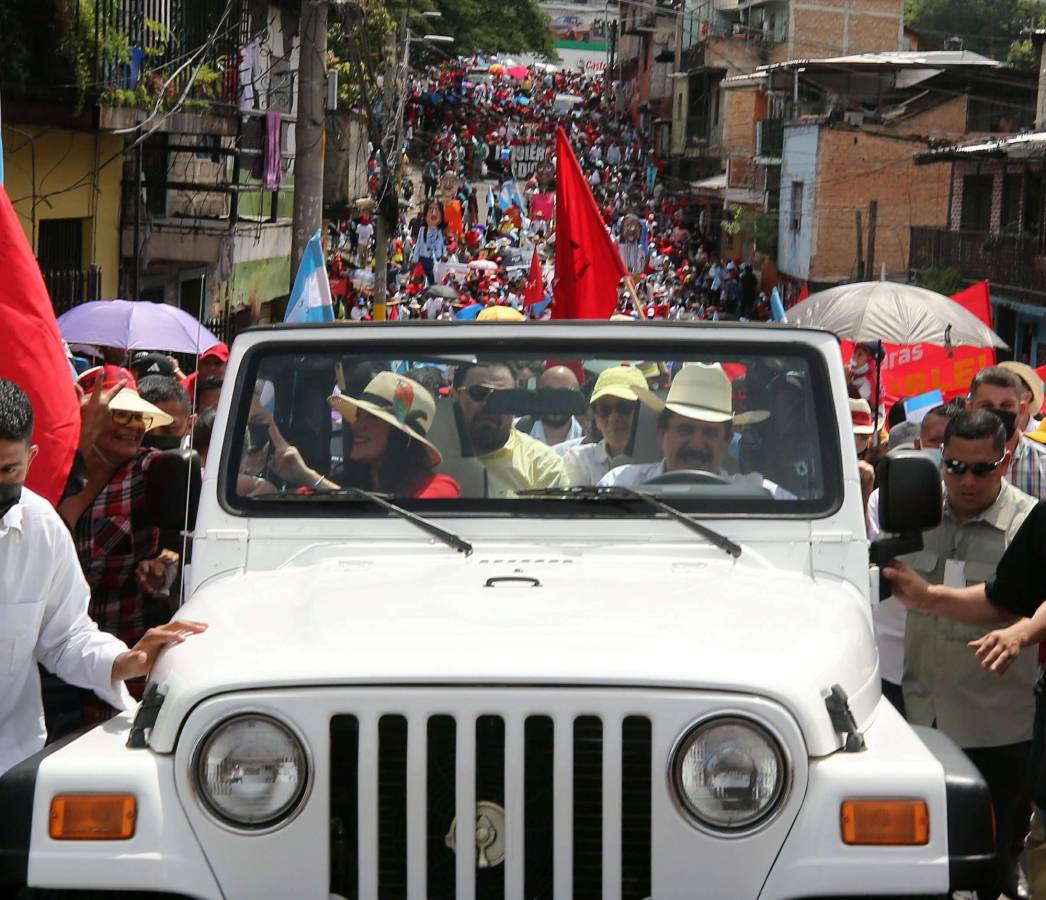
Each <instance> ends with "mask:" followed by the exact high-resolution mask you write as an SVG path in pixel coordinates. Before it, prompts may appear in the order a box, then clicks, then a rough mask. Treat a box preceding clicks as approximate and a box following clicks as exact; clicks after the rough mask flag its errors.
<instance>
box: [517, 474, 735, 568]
mask: <svg viewBox="0 0 1046 900" xmlns="http://www.w3.org/2000/svg"><path fill="white" fill-rule="evenodd" d="M516 496H517V497H538V498H540V497H554V498H556V499H558V500H605V501H615V502H621V501H639V502H640V503H645V504H647V506H652V507H653V508H654V509H656V510H658V511H659V512H663V513H665V514H666V515H667V516H670V517H671V518H673V519H675V520H676V521H677V522H679V523H680V524H681V525H685V526H686V527H687V528H689V529H690V530H691V531H693V532H696V533H697V534H699V535H701V537H703V538H704V539H705V540H706V541H708V542H709V543H710V544H714V545H715V546H716V547H718V548H719V549H720V550H722V551H723V552H724V553H729V554H730V555H731V556H732V557H733V558H734V559H737V557H739V556H740V555H741V546H740V545H739V544H735V543H734V542H733V541H732V540H730V538H728V537H727V536H726V535H723V534H720V533H719V532H718V531H715V530H713V529H711V528H709V527H708V526H707V525H702V524H701V523H700V522H697V521H695V520H694V519H691V518H690V516H688V515H687V514H686V513H684V512H682V511H680V510H678V509H676V508H675V507H674V506H670V505H669V504H667V503H665V501H664V500H659V499H658V498H657V497H654V496H652V495H650V494H645V493H643V492H642V491H635V490H633V489H632V488H628V487H619V486H616V485H615V486H607V487H585V486H577V487H562V488H556V487H551V488H536V489H534V490H529V491H517V492H516Z"/></svg>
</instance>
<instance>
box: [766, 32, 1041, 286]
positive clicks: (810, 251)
mask: <svg viewBox="0 0 1046 900" xmlns="http://www.w3.org/2000/svg"><path fill="white" fill-rule="evenodd" d="M749 78H750V79H756V78H763V79H764V88H765V90H766V91H767V92H768V93H772V92H774V91H781V92H788V93H789V94H790V95H791V98H792V100H791V103H790V105H789V106H788V107H787V109H788V113H787V115H786V117H785V118H784V119H783V121H782V126H783V127H782V134H783V139H782V143H781V152H780V163H779V170H778V171H779V173H780V174H779V181H778V189H777V195H776V197H772V196H768V200H767V205H768V207H769V208H777V209H779V217H778V245H777V264H778V268H779V270H780V273H781V276H782V279H783V281H784V282H785V285H786V294H794V293H797V292H798V289H799V287H800V286H801V284H802V283H804V282H806V283H808V284H809V286H810V289H811V290H817V289H819V288H822V287H826V286H829V285H832V284H837V283H840V282H844V281H851V280H861V279H864V278H872V277H877V276H878V275H879V274H881V272H882V271H883V270H884V269H885V272H886V274H887V276H888V277H902V278H903V277H904V276H905V275H906V274H907V271H908V265H909V255H910V245H911V239H912V237H911V236H912V229H913V228H933V227H939V226H944V225H945V224H946V223H947V221H948V216H949V207H950V202H951V198H952V195H953V187H952V184H951V175H950V173H949V172H948V171H947V170H946V169H945V168H944V167H940V168H937V169H933V168H923V167H919V166H917V165H916V156H917V155H918V154H919V153H920V152H925V151H926V150H927V148H928V147H930V146H931V145H933V144H938V143H941V142H947V143H951V142H954V141H956V140H959V139H961V138H962V137H963V136H964V135H999V134H1006V133H1012V132H1015V131H1017V130H1018V129H1020V128H1022V127H1027V126H1028V125H1030V124H1031V121H1032V118H1033V115H1034V104H1035V85H1034V78H1033V77H1030V76H1027V75H1025V74H1022V73H1019V72H1013V71H1010V70H1007V69H1006V68H1005V67H1003V66H1002V65H1001V64H999V63H997V62H995V61H993V60H988V59H986V58H984V57H981V56H978V55H977V54H969V53H950V52H939V53H933V52H930V53H919V54H913V53H888V54H861V55H856V56H852V57H841V58H837V59H831V60H815V61H809V60H807V61H801V62H800V61H797V62H790V63H785V64H780V65H777V66H769V67H766V68H764V69H761V70H757V72H756V73H753V75H751V76H749ZM1003 87H1005V94H1004V96H1005V102H1000V99H999V98H1000V97H1001V96H1003V93H1002V89H1003ZM758 160H759V157H757V164H756V169H757V171H758V168H759V162H758ZM766 168H771V167H769V166H768V167H766ZM773 168H775V169H776V167H773Z"/></svg>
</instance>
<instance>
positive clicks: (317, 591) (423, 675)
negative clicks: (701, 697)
mask: <svg viewBox="0 0 1046 900" xmlns="http://www.w3.org/2000/svg"><path fill="white" fill-rule="evenodd" d="M405 568H406V571H404V569H405ZM506 576H512V577H515V578H520V577H526V578H533V579H537V580H538V582H539V583H540V586H538V587H534V586H531V584H532V582H530V581H515V582H514V581H495V582H493V586H490V587H487V586H485V585H486V584H487V583H488V579H491V578H494V579H499V578H501V579H503V578H505V577H506ZM863 603H864V601H863V600H862V599H861V598H860V596H859V595H858V593H857V592H856V591H855V590H853V589H852V588H850V587H848V586H846V585H842V584H839V583H836V582H818V581H816V580H814V579H811V578H809V577H806V576H803V575H800V574H792V573H788V572H781V571H778V570H775V569H768V568H764V567H757V566H754V565H751V564H745V563H744V562H743V560H742V561H738V562H735V561H733V560H729V559H726V558H725V557H723V558H720V557H718V556H711V555H710V556H707V557H702V554H701V553H700V551H698V552H695V553H694V555H693V556H688V557H687V558H686V559H677V560H672V559H670V558H667V559H666V558H650V557H644V558H642V559H637V558H631V559H627V561H626V560H622V559H621V558H620V557H614V556H612V555H608V554H603V553H595V554H591V555H590V554H584V555H582V556H580V557H578V558H575V559H570V560H557V561H554V562H552V561H550V562H546V563H540V562H538V563H529V562H526V561H522V562H504V561H502V560H500V559H493V558H490V557H473V558H471V559H468V560H466V559H464V558H463V557H461V556H457V555H450V554H447V555H442V554H441V555H439V556H434V557H425V558H422V559H418V558H417V557H413V558H412V559H411V560H410V562H409V563H408V562H405V561H404V560H403V559H402V558H397V557H394V556H390V557H387V558H382V557H375V558H372V559H371V560H370V561H363V562H361V561H357V560H348V559H326V560H322V561H320V562H317V563H314V564H311V565H305V566H287V567H285V568H283V569H280V570H277V571H270V572H251V573H246V574H238V575H234V576H230V577H227V578H224V579H222V580H220V581H217V582H214V583H212V584H211V585H209V586H207V587H204V588H203V589H201V590H200V591H198V592H197V594H196V596H195V597H194V598H193V600H192V601H191V602H190V603H188V604H187V605H186V606H184V607H183V608H182V609H181V611H180V612H179V615H178V618H181V619H196V620H199V621H203V622H207V623H208V624H209V628H208V630H207V632H206V633H204V634H201V635H197V636H193V637H191V638H189V639H187V640H186V641H185V643H183V644H181V645H179V646H176V647H174V648H172V649H171V650H169V651H168V652H166V653H165V654H164V655H163V656H162V657H161V659H160V661H159V663H158V665H157V667H156V670H155V672H154V674H153V679H154V681H156V682H157V683H158V684H159V685H160V690H161V692H163V693H164V694H165V700H164V703H163V708H162V710H161V712H160V715H159V717H158V719H157V722H156V725H155V726H154V728H153V729H152V732H151V735H150V744H151V746H152V747H153V748H154V749H156V750H159V751H163V752H168V751H171V750H172V749H173V747H174V743H175V740H176V737H177V733H178V728H179V726H180V723H181V722H182V720H183V719H184V717H185V716H186V715H187V714H188V712H189V711H190V710H191V709H192V707H193V706H194V705H196V704H197V703H199V702H200V701H202V700H204V699H206V698H207V697H211V696H214V695H216V694H221V693H226V692H229V691H239V690H249V689H252V688H279V687H306V686H316V687H320V686H323V685H349V684H366V685H382V684H399V685H402V684H418V685H432V684H447V685H454V684H463V685H475V684H488V685H489V684H505V685H520V684H541V685H546V686H547V685H572V686H577V685H592V686H597V685H598V686H600V687H608V686H609V687H612V686H628V687H643V686H649V687H659V688H665V687H668V688H683V689H692V690H716V691H734V692H741V693H746V694H756V695H761V696H764V697H769V698H772V699H774V700H777V701H778V702H780V703H781V704H782V705H784V706H785V707H786V708H787V709H789V710H790V711H791V712H792V714H793V715H794V716H795V717H796V719H797V721H798V723H799V725H800V727H801V728H802V730H803V734H804V736H805V738H806V742H807V747H808V749H809V751H810V753H811V755H814V756H820V755H824V754H827V753H830V752H833V751H834V750H836V749H838V747H839V746H840V745H841V741H840V739H839V736H838V735H836V734H835V733H834V732H833V730H832V728H831V724H830V722H829V719H828V714H827V712H826V710H825V706H824V700H823V695H824V693H825V692H826V691H827V689H828V688H830V687H831V685H833V684H840V685H842V687H843V688H844V690H846V692H847V693H848V694H849V695H850V700H851V707H852V709H853V711H854V714H855V715H856V716H857V720H858V722H859V724H860V725H861V727H862V728H863V727H864V726H865V725H866V724H867V721H868V718H869V716H870V715H871V714H872V712H873V710H874V708H875V704H876V702H877V700H878V696H879V692H878V676H877V658H876V651H875V642H874V640H873V638H872V635H871V625H870V617H869V615H868V612H867V610H865V609H863V608H862V605H863Z"/></svg>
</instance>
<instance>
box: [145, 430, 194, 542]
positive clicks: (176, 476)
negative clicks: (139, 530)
mask: <svg viewBox="0 0 1046 900" xmlns="http://www.w3.org/2000/svg"><path fill="white" fill-rule="evenodd" d="M201 481H202V479H201V475H200V455H199V454H198V453H197V452H196V451H195V450H166V451H164V452H163V453H160V454H157V455H156V456H155V457H154V458H153V459H151V460H150V461H149V468H148V469H147V470H146V472H145V523H146V524H147V525H151V526H152V527H153V528H162V529H165V530H169V531H181V530H182V529H185V530H187V531H192V530H193V527H194V526H195V524H196V509H197V507H198V506H199V505H200V484H201Z"/></svg>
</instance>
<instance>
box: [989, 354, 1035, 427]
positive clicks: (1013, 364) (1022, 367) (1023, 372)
mask: <svg viewBox="0 0 1046 900" xmlns="http://www.w3.org/2000/svg"><path fill="white" fill-rule="evenodd" d="M999 367H1000V368H1002V369H1009V370H1010V371H1011V372H1013V374H1014V375H1016V376H1017V377H1018V378H1019V379H1020V380H1021V381H1023V382H1024V383H1025V385H1027V387H1028V390H1029V391H1031V409H1030V410H1029V412H1030V413H1031V414H1032V416H1037V415H1038V414H1039V411H1040V410H1041V409H1042V401H1043V385H1042V379H1041V378H1040V377H1039V373H1038V372H1036V371H1035V370H1034V369H1033V368H1032V367H1031V366H1029V365H1028V364H1027V363H1022V362H1017V361H1016V360H1012V359H1008V360H1006V362H1001V363H999Z"/></svg>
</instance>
